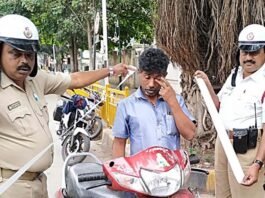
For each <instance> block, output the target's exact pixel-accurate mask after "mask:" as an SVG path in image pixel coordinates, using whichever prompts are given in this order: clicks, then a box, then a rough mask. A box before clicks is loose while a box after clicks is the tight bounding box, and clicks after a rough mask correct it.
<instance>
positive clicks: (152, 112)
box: [112, 48, 195, 157]
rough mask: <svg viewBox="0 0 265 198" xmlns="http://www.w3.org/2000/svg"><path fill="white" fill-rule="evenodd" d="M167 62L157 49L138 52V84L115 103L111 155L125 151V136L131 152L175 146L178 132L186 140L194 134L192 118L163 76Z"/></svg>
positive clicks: (178, 137)
mask: <svg viewBox="0 0 265 198" xmlns="http://www.w3.org/2000/svg"><path fill="white" fill-rule="evenodd" d="M168 64H169V59H168V57H167V56H166V55H165V54H164V52H163V51H162V50H160V49H155V48H149V49H147V50H145V51H144V52H143V53H142V54H141V56H140V59H139V73H138V77H139V82H140V87H139V88H138V89H137V91H136V92H135V93H134V94H132V95H131V96H129V97H128V98H126V99H124V100H122V101H120V102H119V104H118V108H117V113H116V118H115V122H114V127H113V130H112V131H113V136H114V142H113V150H112V153H113V157H121V156H124V155H125V145H126V140H127V139H128V138H129V139H130V154H131V155H133V154H135V153H137V152H139V151H142V150H144V149H146V148H148V147H151V146H162V147H166V148H169V149H172V150H174V149H178V148H179V146H180V135H181V136H182V137H184V138H185V139H187V140H191V139H192V138H193V137H194V135H195V124H194V123H193V122H192V121H194V118H193V117H192V116H191V114H190V113H189V111H188V109H187V107H186V105H185V103H184V100H183V98H182V97H181V96H180V95H177V96H176V94H175V91H174V90H173V88H172V87H171V86H170V84H169V82H168V81H167V80H166V79H165V77H166V75H167V67H168Z"/></svg>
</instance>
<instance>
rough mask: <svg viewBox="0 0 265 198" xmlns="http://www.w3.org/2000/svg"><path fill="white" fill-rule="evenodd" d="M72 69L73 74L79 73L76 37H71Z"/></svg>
mask: <svg viewBox="0 0 265 198" xmlns="http://www.w3.org/2000/svg"><path fill="white" fill-rule="evenodd" d="M70 49H71V55H70V56H71V67H72V68H73V69H72V72H77V71H78V61H77V52H78V51H77V45H76V36H75V35H72V37H71V48H70Z"/></svg>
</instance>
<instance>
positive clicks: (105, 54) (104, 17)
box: [102, 0, 109, 85]
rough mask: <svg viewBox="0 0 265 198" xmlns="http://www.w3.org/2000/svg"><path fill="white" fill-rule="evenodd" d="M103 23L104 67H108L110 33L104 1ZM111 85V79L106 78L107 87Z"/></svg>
mask: <svg viewBox="0 0 265 198" xmlns="http://www.w3.org/2000/svg"><path fill="white" fill-rule="evenodd" d="M102 23H103V43H104V47H103V48H104V67H108V32H107V9H106V0H102ZM107 84H109V78H108V77H107V78H105V85H107Z"/></svg>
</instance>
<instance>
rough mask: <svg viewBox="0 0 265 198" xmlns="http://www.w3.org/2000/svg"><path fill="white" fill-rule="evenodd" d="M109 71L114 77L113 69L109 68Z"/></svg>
mask: <svg viewBox="0 0 265 198" xmlns="http://www.w3.org/2000/svg"><path fill="white" fill-rule="evenodd" d="M108 69H109V76H113V75H114V70H113V67H108Z"/></svg>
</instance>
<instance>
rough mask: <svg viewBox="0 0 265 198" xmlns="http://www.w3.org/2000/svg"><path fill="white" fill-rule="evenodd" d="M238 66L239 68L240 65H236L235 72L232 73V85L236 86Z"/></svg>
mask: <svg viewBox="0 0 265 198" xmlns="http://www.w3.org/2000/svg"><path fill="white" fill-rule="evenodd" d="M238 68H239V66H236V69H235V71H234V73H233V74H232V79H231V85H232V87H235V86H236V76H237V72H238Z"/></svg>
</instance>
